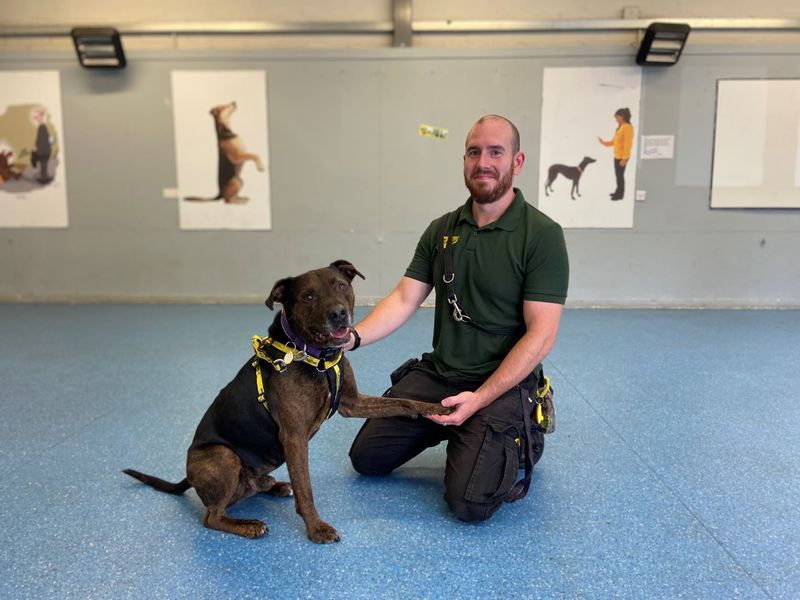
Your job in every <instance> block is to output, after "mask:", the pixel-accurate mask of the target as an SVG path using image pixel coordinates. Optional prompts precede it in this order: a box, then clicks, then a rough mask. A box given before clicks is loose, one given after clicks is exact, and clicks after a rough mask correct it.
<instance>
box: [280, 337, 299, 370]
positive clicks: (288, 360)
mask: <svg viewBox="0 0 800 600" xmlns="http://www.w3.org/2000/svg"><path fill="white" fill-rule="evenodd" d="M286 347H287V348H288V349H289V350H288V352H286V354H284V355H283V364H285V365H290V364H292V362H293V361H294V353H295V350H297V346H295V345H294V342H292V341H289V342H287V344H286Z"/></svg>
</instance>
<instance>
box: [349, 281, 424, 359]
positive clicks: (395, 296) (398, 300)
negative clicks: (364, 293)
mask: <svg viewBox="0 0 800 600" xmlns="http://www.w3.org/2000/svg"><path fill="white" fill-rule="evenodd" d="M432 289H433V286H432V285H431V284H429V283H423V282H421V281H417V280H416V279H412V278H411V277H403V278H402V279H401V280H400V283H398V284H397V287H395V288H394V290H392V292H391V293H390V294H389V295H388V296H386V297H385V298H384V299H383V300H381V301H380V302H378V304H377V306H376V307H375V308H373V309H372V311H371V312H370V313H369V314H368V315H367V316H366V317H365V318H364V320H363V321H361V322H360V323H358V324H357V325H356V326H355V329H356V330H357V331H358V335H360V336H361V345H362V346H364V345H366V344H372V343H373V342H377V341H378V340H382V339H383V338H385V337H386V336H387V335H389V334H390V333H392V332H394V331H395V330H397V329H399V328H400V326H401V325H403V324H404V323H405V322H406V321H408V320H409V319H410V318H411V315H413V314H414V313H415V312H416V310H417V309H418V308H419V305H420V304H422V302H423V301H424V300H425V298H427V297H428V294H430V293H431V290H432ZM354 343H355V340H354V339H351V340H350V341H349V342H348V343H347V346H345V350H350V349H351V348H352V347H353V344H354Z"/></svg>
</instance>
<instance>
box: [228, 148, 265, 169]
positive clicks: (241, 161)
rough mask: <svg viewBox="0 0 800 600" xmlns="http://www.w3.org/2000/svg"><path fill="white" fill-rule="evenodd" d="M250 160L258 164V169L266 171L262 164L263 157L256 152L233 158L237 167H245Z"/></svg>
mask: <svg viewBox="0 0 800 600" xmlns="http://www.w3.org/2000/svg"><path fill="white" fill-rule="evenodd" d="M248 160H252V161H253V162H254V163H256V169H258V170H259V171H264V163H263V162H261V157H260V156H259V155H258V154H256V153H255V152H239V153H237V154H236V156H235V157H233V162H234V163H236V164H237V165H243V164H244V163H245V162H246V161H248Z"/></svg>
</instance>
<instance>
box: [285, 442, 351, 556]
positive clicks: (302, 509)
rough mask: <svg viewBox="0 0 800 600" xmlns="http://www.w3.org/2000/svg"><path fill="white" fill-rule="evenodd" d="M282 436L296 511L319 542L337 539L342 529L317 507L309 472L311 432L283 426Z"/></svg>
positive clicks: (325, 542)
mask: <svg viewBox="0 0 800 600" xmlns="http://www.w3.org/2000/svg"><path fill="white" fill-rule="evenodd" d="M280 437H281V443H282V444H283V452H284V455H285V456H286V467H287V468H288V470H289V479H290V480H291V482H292V489H293V490H294V502H295V510H296V511H297V514H298V515H300V516H301V517H302V518H303V521H304V522H305V524H306V531H307V532H308V538H309V539H310V540H311V541H312V542H315V543H317V544H330V543H333V542H338V541H339V532H338V531H336V529H334V528H333V526H332V525H329V524H328V523H326V522H325V521H323V520H322V519H321V518H320V516H319V514H318V513H317V508H316V506H314V494H313V493H312V491H311V475H310V473H309V471H308V435H303V434H302V433H301V432H292V431H286V430H285V429H281V436H280Z"/></svg>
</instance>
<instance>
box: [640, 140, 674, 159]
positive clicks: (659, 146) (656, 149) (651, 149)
mask: <svg viewBox="0 0 800 600" xmlns="http://www.w3.org/2000/svg"><path fill="white" fill-rule="evenodd" d="M674 157H675V136H674V135H643V136H642V160H656V159H660V158H674Z"/></svg>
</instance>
